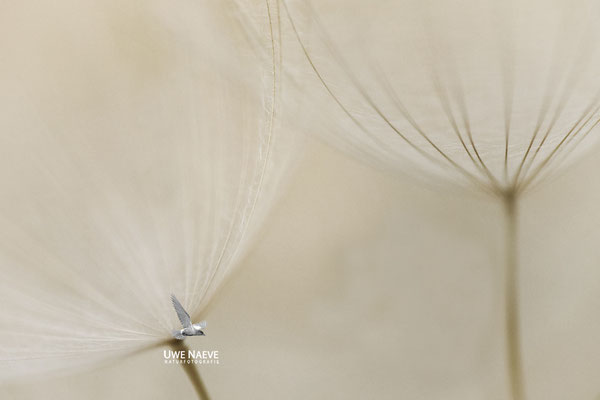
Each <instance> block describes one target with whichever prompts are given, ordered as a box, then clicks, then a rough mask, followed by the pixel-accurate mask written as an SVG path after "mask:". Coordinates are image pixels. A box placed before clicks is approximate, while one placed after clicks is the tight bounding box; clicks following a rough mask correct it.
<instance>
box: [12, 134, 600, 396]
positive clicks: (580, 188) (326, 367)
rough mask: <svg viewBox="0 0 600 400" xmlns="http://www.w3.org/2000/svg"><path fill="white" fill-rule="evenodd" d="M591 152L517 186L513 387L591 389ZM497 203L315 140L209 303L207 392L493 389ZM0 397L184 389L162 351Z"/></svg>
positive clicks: (595, 327)
mask: <svg viewBox="0 0 600 400" xmlns="http://www.w3.org/2000/svg"><path fill="white" fill-rule="evenodd" d="M599 167H600V157H599V156H597V155H596V154H595V153H593V154H591V155H590V156H589V157H588V158H587V159H585V160H583V161H582V162H580V163H579V164H578V165H576V166H575V167H573V168H571V169H570V170H568V171H566V172H565V173H564V174H563V175H561V176H560V177H558V178H557V179H555V180H554V181H549V182H547V186H546V187H542V188H540V189H539V190H538V191H536V192H534V193H531V194H530V195H528V196H527V197H526V198H525V199H524V204H523V205H522V209H521V215H522V224H521V228H522V229H521V240H520V243H521V261H522V271H523V272H522V276H523V285H522V287H523V291H524V294H523V298H522V303H523V308H522V312H523V328H524V340H523V343H524V348H525V350H524V354H525V367H526V374H527V383H528V392H529V395H530V397H529V398H531V399H544V400H553V399H556V400H562V399H582V400H585V399H590V400H592V399H594V398H595V396H597V395H598V394H599V393H600V385H599V384H598V379H597V378H598V372H597V371H598V370H599V367H600V350H599V348H598V344H597V338H598V337H600V323H599V322H598V321H599V318H598V310H599V309H600V307H599V305H600V279H599V278H600V265H599V264H600V263H599V261H600V254H599V250H598V245H597V243H598V238H599V237H600V234H599V232H598V229H599V227H600V215H599V213H598V212H597V204H600V201H599V200H600V182H598V179H597V178H596V173H595V171H597V170H598V168H599ZM501 228H502V225H501V219H500V208H499V206H497V205H495V204H494V203H493V202H492V201H490V200H487V199H485V198H476V197H473V196H467V195H464V194H461V193H448V192H434V191H431V190H430V189H425V188H423V187H422V186H419V185H418V184H415V182H412V181H409V180H399V179H392V178H391V177H390V176H388V175H387V174H385V173H383V172H378V171H375V170H373V169H371V168H369V167H367V166H364V165H361V164H359V163H357V162H355V161H353V160H350V159H348V158H347V157H345V156H343V155H340V154H339V153H337V152H335V151H333V150H331V149H329V148H327V147H325V146H323V145H320V144H313V145H312V146H311V147H310V150H309V151H308V152H307V154H306V156H305V157H304V158H303V160H302V161H301V162H300V164H299V165H298V168H297V173H296V175H295V176H294V178H293V179H292V181H291V183H290V184H289V187H288V190H287V192H286V193H284V194H283V195H282V197H281V199H280V202H279V204H278V206H277V207H276V209H275V210H274V213H273V214H272V215H271V217H270V218H269V220H268V221H267V224H266V226H265V227H264V229H263V231H262V234H261V235H260V238H259V240H258V242H257V243H256V247H255V249H254V250H253V251H252V252H251V254H250V255H249V256H248V257H247V258H246V260H245V261H244V263H243V265H242V268H240V270H239V272H238V273H237V274H236V275H234V277H233V278H232V279H231V280H230V282H229V283H228V284H227V285H226V287H225V288H224V289H223V290H222V291H221V293H220V294H219V296H218V297H217V299H216V300H215V302H214V304H213V306H212V307H211V309H210V310H209V313H208V315H207V319H208V322H209V326H208V329H207V334H208V336H207V337H205V338H192V339H190V340H189V341H188V343H189V344H190V346H191V348H195V349H217V350H219V351H220V353H221V358H222V364H221V365H219V366H211V367H202V368H201V372H202V374H203V376H204V378H205V380H206V383H207V386H208V388H209V390H210V392H211V394H212V395H213V398H214V399H237V398H253V399H254V398H261V399H282V398H289V399H302V398H311V399H330V398H350V399H365V398H378V399H398V398H401V399H415V400H416V399H461V400H465V399H473V400H476V399H499V400H500V399H505V398H506V392H505V387H506V385H505V375H504V364H503V362H504V361H503V354H502V349H503V339H502V336H501V332H502V325H501V322H502V320H501V315H502V314H501V312H502V311H501V310H502V308H501V304H502V303H501V298H500V295H499V282H500V278H501V274H500V271H499V267H500V261H498V260H499V259H500V257H501V249H502V246H501V238H502V235H501V233H502V231H501ZM1 393H2V398H6V399H33V398H47V399H68V398H112V399H147V398H175V396H181V397H180V398H193V396H194V395H193V392H192V389H191V386H190V385H189V383H188V382H187V380H186V377H185V375H184V374H183V372H182V371H181V369H180V368H179V367H178V366H175V365H163V364H162V349H156V350H154V351H150V352H148V353H146V354H143V355H139V356H135V357H132V358H130V359H127V360H125V361H123V362H121V363H116V364H112V365H110V366H105V367H103V368H101V369H98V370H96V371H90V372H84V373H81V374H77V375H75V376H71V377H61V378H56V379H50V378H46V379H39V380H38V379H36V380H35V381H29V382H26V383H24V384H23V385H10V386H7V387H4V388H2V392H1Z"/></svg>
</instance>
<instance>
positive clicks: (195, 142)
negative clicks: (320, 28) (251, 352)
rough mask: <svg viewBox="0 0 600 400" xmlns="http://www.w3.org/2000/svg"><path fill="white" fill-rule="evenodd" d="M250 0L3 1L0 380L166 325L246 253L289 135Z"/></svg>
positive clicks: (269, 23)
mask: <svg viewBox="0 0 600 400" xmlns="http://www.w3.org/2000/svg"><path fill="white" fill-rule="evenodd" d="M245 3H246V2H239V3H225V2H220V1H202V2H200V3H198V2H195V1H194V2H192V1H187V0H182V1H176V2H174V3H173V2H162V1H151V2H143V3H135V4H133V3H128V2H126V3H123V2H120V1H108V2H101V3H98V2H91V3H88V2H78V1H67V2H61V3H59V4H52V5H50V4H46V5H43V4H37V5H35V6H33V5H32V6H28V5H27V4H24V3H23V4H21V3H15V4H11V5H9V4H5V5H3V6H2V12H1V13H0V14H1V16H0V26H2V27H1V28H0V31H1V32H2V35H1V36H2V38H1V39H0V47H1V48H2V52H3V54H4V57H3V60H4V61H3V63H2V66H0V79H2V84H3V90H2V93H1V94H0V102H1V104H2V107H3V110H4V111H3V117H2V120H1V122H0V129H1V131H2V133H1V135H0V140H1V142H0V153H1V154H0V180H1V185H0V186H1V191H2V192H1V196H0V221H1V222H0V238H1V239H0V268H1V270H2V280H1V283H0V301H1V302H2V305H3V312H2V313H1V316H0V380H2V381H8V380H12V379H19V378H23V379H30V377H31V376H34V375H36V374H39V373H47V372H53V371H65V370H70V369H73V368H80V367H82V366H88V365H94V364H97V363H99V362H103V361H107V360H111V359H115V358H118V357H123V356H127V355H129V354H133V353H135V352H137V351H141V350H144V349H147V348H151V347H153V346H156V345H160V344H167V343H170V342H171V340H172V338H171V331H172V330H173V329H174V328H176V327H177V326H178V325H179V322H178V321H177V318H176V315H175V312H174V310H173V309H172V306H171V302H170V300H169V295H170V294H171V293H177V295H178V297H179V298H180V300H181V301H182V303H183V304H184V305H185V307H186V309H187V310H189V312H190V314H192V317H193V318H194V320H196V319H200V317H201V316H202V315H203V313H204V310H205V309H206V306H207V304H208V303H209V302H210V300H211V298H212V297H213V295H214V294H215V292H216V290H217V289H218V288H219V285H220V284H221V283H222V282H223V280H224V279H225V278H226V277H227V276H228V274H229V273H230V271H231V270H232V268H233V267H234V266H235V265H236V264H238V262H239V261H240V257H241V256H243V254H244V252H245V250H246V249H247V248H248V246H249V244H250V242H251V238H252V234H253V233H254V232H255V231H256V229H257V227H258V226H259V225H260V221H261V220H262V218H263V216H264V213H265V211H266V210H267V209H268V207H269V204H270V203H272V200H273V197H274V189H275V187H276V186H277V184H278V182H279V181H281V178H282V176H283V174H284V173H285V170H286V165H287V161H288V158H289V157H288V156H289V155H290V154H291V151H292V149H294V147H292V140H290V135H289V134H284V131H283V130H281V129H279V127H278V99H277V98H278V93H279V82H280V71H279V69H280V68H279V65H280V63H279V60H280V56H279V51H280V49H279V41H278V35H279V33H278V32H279V31H278V29H277V26H278V21H279V18H278V15H277V9H276V8H274V4H272V2H271V1H261V2H255V3H252V4H245ZM237 5H241V6H243V7H242V9H245V8H246V7H250V6H251V7H252V9H253V10H257V11H256V12H255V14H254V15H252V17H251V18H253V19H255V20H256V21H260V23H256V24H255V25H256V26H261V27H266V28H265V29H264V30H258V31H256V32H255V33H258V35H254V37H253V42H252V43H249V42H248V35H247V32H246V28H244V27H243V26H242V24H240V20H239V19H238V17H239V13H240V9H238V8H237ZM9 32H10V35H9V34H8V33H9ZM251 49H260V51H252V50H251ZM267 55H268V56H267ZM185 368H187V372H189V373H190V374H191V375H190V376H191V377H192V378H193V379H197V378H198V377H197V375H196V373H195V372H194V371H192V369H193V368H194V367H193V366H186V367H185ZM190 368H191V369H190ZM196 386H198V383H197V382H196Z"/></svg>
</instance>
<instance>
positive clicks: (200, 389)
mask: <svg viewBox="0 0 600 400" xmlns="http://www.w3.org/2000/svg"><path fill="white" fill-rule="evenodd" d="M169 345H170V346H171V348H172V349H173V350H174V351H183V352H185V354H187V352H188V347H187V346H186V345H185V343H184V342H183V340H171V341H169ZM180 365H181V367H182V368H183V370H184V371H185V374H186V375H187V377H188V378H189V379H190V382H191V383H192V386H193V387H194V389H195V390H196V394H197V395H198V399H200V400H210V396H209V395H208V391H207V390H206V386H204V382H203V381H202V378H201V377H200V373H198V369H197V368H196V367H195V366H194V364H188V363H185V362H182V363H181V364H180Z"/></svg>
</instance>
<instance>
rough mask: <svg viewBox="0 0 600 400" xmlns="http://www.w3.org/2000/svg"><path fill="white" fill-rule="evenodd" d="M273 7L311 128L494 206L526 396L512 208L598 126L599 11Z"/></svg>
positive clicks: (516, 392)
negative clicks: (281, 18)
mask: <svg viewBox="0 0 600 400" xmlns="http://www.w3.org/2000/svg"><path fill="white" fill-rule="evenodd" d="M282 8H283V9H284V14H285V15H286V18H285V20H286V30H284V32H286V34H289V35H290V36H293V37H295V38H296V40H297V43H298V45H299V46H298V51H297V52H296V53H294V52H291V51H289V50H288V51H286V52H285V54H286V55H287V56H288V58H289V57H298V58H297V68H296V69H295V70H294V71H292V72H291V73H292V74H294V75H295V76H296V77H297V79H298V80H303V82H305V83H304V85H303V86H302V89H303V91H302V94H300V93H299V92H296V93H295V94H294V93H293V94H290V93H288V94H287V95H288V96H293V95H297V96H299V95H306V96H308V97H309V98H310V101H309V102H308V103H310V104H312V105H313V107H312V108H310V115H311V116H313V118H311V119H309V120H307V123H308V124H309V126H310V127H311V128H312V130H313V131H315V132H316V133H317V134H319V135H320V136H321V137H325V138H327V139H328V140H330V141H331V142H333V143H334V144H336V145H338V146H341V147H344V148H346V149H347V150H349V151H351V152H354V153H356V154H358V155H360V156H362V157H363V158H367V159H369V160H371V161H375V162H376V163H378V164H380V165H385V166H387V167H388V168H393V169H395V170H396V171H401V172H403V173H404V172H406V171H415V170H419V172H420V175H417V176H420V177H422V178H424V179H429V178H431V177H435V179H434V180H433V181H435V182H446V183H447V184H450V185H453V186H456V185H461V186H467V187H470V188H475V189H476V190H478V191H483V192H486V193H489V194H491V195H492V196H494V197H496V198H498V199H500V200H501V202H502V203H503V205H504V209H505V216H506V252H505V257H506V260H505V265H506V271H505V281H506V282H505V299H506V303H505V306H506V307H505V308H506V316H505V328H506V338H507V341H506V348H507V366H508V377H509V382H510V389H509V392H510V394H511V397H512V398H513V399H515V400H521V399H524V398H525V384H524V372H523V367H522V356H521V346H520V339H519V335H520V334H519V324H520V317H519V304H518V302H519V296H518V288H519V281H518V268H517V265H518V262H517V259H518V257H517V242H518V239H517V225H518V218H517V210H518V199H519V197H520V196H521V195H522V194H523V193H524V192H525V191H526V190H527V189H529V188H531V187H532V186H533V185H536V184H538V183H540V182H543V180H544V178H545V177H547V176H548V175H549V174H551V173H552V172H553V171H554V170H556V169H557V168H559V167H560V166H561V165H563V164H565V163H567V162H569V161H570V160H573V159H575V158H576V157H574V156H576V154H577V153H581V151H582V150H583V149H584V148H585V147H589V144H590V143H591V141H590V139H591V138H592V137H593V136H594V134H593V133H594V131H595V129H596V128H597V125H598V124H599V123H600V114H599V110H600V75H599V74H598V71H599V69H600V54H599V51H598V46H597V45H596V44H597V43H598V40H599V39H600V28H599V26H598V24H597V23H596V21H597V19H598V16H599V9H598V4H597V3H596V2H593V1H587V0H581V1H575V2H572V1H553V2H547V1H540V0H527V1H506V2H496V1H483V2H482V1H475V0H465V1H460V2H435V1H420V0H418V1H417V0H415V1H402V2H361V1H350V2H348V1H343V2H341V1H335V0H332V1H318V2H316V1H315V2H310V1H308V0H282ZM301 59H303V60H301ZM301 62H304V63H305V66H306V68H304V69H303V68H301V67H300V64H301ZM309 72H310V74H309ZM440 177H441V178H443V179H439V178H440Z"/></svg>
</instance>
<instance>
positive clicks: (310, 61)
mask: <svg viewBox="0 0 600 400" xmlns="http://www.w3.org/2000/svg"><path fill="white" fill-rule="evenodd" d="M283 5H284V8H285V10H286V13H287V15H288V19H289V20H290V24H291V26H292V29H293V31H294V33H295V36H296V38H297V40H298V42H299V44H300V46H301V47H302V50H303V52H304V55H305V56H306V58H307V60H308V62H309V64H310V65H311V68H312V69H313V71H314V72H315V74H316V75H317V77H318V79H319V81H320V82H321V84H323V86H324V87H325V89H326V90H327V92H328V93H329V94H330V95H331V96H332V97H333V99H334V100H335V102H336V103H337V104H338V106H339V107H340V108H341V109H342V110H343V111H344V113H346V115H348V117H349V118H350V119H351V120H352V121H353V122H354V123H355V124H356V125H357V126H358V127H359V128H360V129H361V130H362V131H363V132H365V133H366V134H368V135H369V137H371V138H373V139H374V140H375V138H374V137H373V135H372V134H371V132H369V131H368V130H367V129H366V128H365V127H364V126H363V125H362V124H361V123H360V122H359V121H358V120H357V119H356V118H355V117H354V116H353V115H352V114H351V113H350V111H349V110H348V109H347V108H346V107H345V106H344V105H343V103H342V102H341V100H339V98H338V97H337V96H335V94H334V93H333V91H332V90H331V88H330V87H329V85H328V84H327V83H326V82H325V79H324V78H323V76H322V75H321V73H320V72H319V71H318V69H317V67H316V65H315V64H314V62H313V60H312V57H311V56H310V54H309V53H308V50H307V49H306V46H305V45H304V43H303V42H302V39H301V38H300V34H299V32H298V30H297V28H296V26H295V23H294V21H293V18H292V16H291V13H290V12H289V9H288V7H287V4H286V2H285V1H283ZM313 15H314V13H313ZM315 22H316V23H317V25H319V27H320V24H319V22H318V20H316V18H315ZM322 32H323V31H322ZM324 36H325V34H324ZM323 39H324V40H325V44H326V45H327V47H328V49H329V51H330V52H331V54H332V55H333V56H334V57H336V60H337V61H338V62H339V63H340V65H341V67H342V68H343V69H344V71H345V72H346V74H347V75H348V77H349V78H350V80H351V81H352V83H353V84H354V85H355V87H356V89H357V90H358V91H359V92H360V93H361V95H363V96H364V98H365V100H366V101H367V103H368V104H369V105H370V106H371V108H373V110H374V111H375V112H376V113H377V114H378V115H379V116H380V117H381V118H382V119H383V120H384V122H385V123H386V124H387V125H388V126H389V127H390V128H391V129H392V130H393V131H394V132H395V133H396V134H397V135H398V136H400V137H401V138H402V139H403V140H404V141H405V142H406V143H407V144H408V145H410V146H411V147H412V148H413V149H414V150H416V151H417V152H419V153H420V154H421V155H422V156H424V157H426V158H427V159H428V160H430V161H434V162H436V163H439V161H438V160H437V159H436V158H434V157H432V156H431V155H430V154H428V153H426V152H425V151H424V150H422V149H421V148H420V147H418V146H417V145H415V144H414V143H413V142H412V141H411V140H409V139H408V137H406V136H405V135H404V134H403V133H402V132H401V131H400V130H398V129H397V128H396V127H395V126H394V125H393V124H392V123H391V122H390V120H389V119H388V118H387V117H386V116H385V115H384V114H383V112H382V111H381V110H380V109H379V107H377V105H376V104H375V103H374V102H373V100H372V99H371V97H370V96H369V95H368V94H367V93H366V91H365V90H364V88H363V87H362V86H361V85H360V84H359V83H358V81H357V80H356V78H355V77H354V76H353V74H352V73H351V72H350V71H349V69H348V68H347V67H346V66H345V64H344V63H343V60H341V59H340V58H339V56H337V55H336V52H335V51H334V50H333V48H332V47H331V46H330V45H329V43H328V41H327V40H326V39H327V38H326V37H324V38H323ZM422 136H423V138H424V139H425V140H426V141H427V142H428V143H429V144H430V145H431V146H432V147H433V148H434V149H435V150H436V151H437V152H438V153H439V154H440V155H442V157H443V158H444V159H446V160H447V161H448V162H449V163H450V164H451V165H452V166H453V167H454V168H456V170H457V171H459V172H460V173H462V174H463V175H464V176H465V177H466V178H468V179H469V180H471V181H472V182H474V183H475V184H477V185H480V186H482V187H483V188H484V189H486V190H490V191H492V192H494V189H492V188H489V187H488V186H486V185H485V184H484V183H483V182H481V181H480V180H479V179H478V178H477V177H476V176H474V175H473V174H471V173H470V172H468V171H467V170H465V169H464V168H463V167H461V166H460V165H459V164H457V163H456V162H455V161H454V160H452V158H450V157H449V156H448V155H447V154H446V153H444V151H443V150H441V149H440V148H439V147H438V146H437V145H436V144H435V143H434V142H433V141H432V140H431V139H430V138H429V137H428V136H427V135H424V134H422ZM377 142H378V144H379V145H380V146H381V145H382V143H381V142H380V141H378V140H377ZM384 148H385V147H384Z"/></svg>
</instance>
